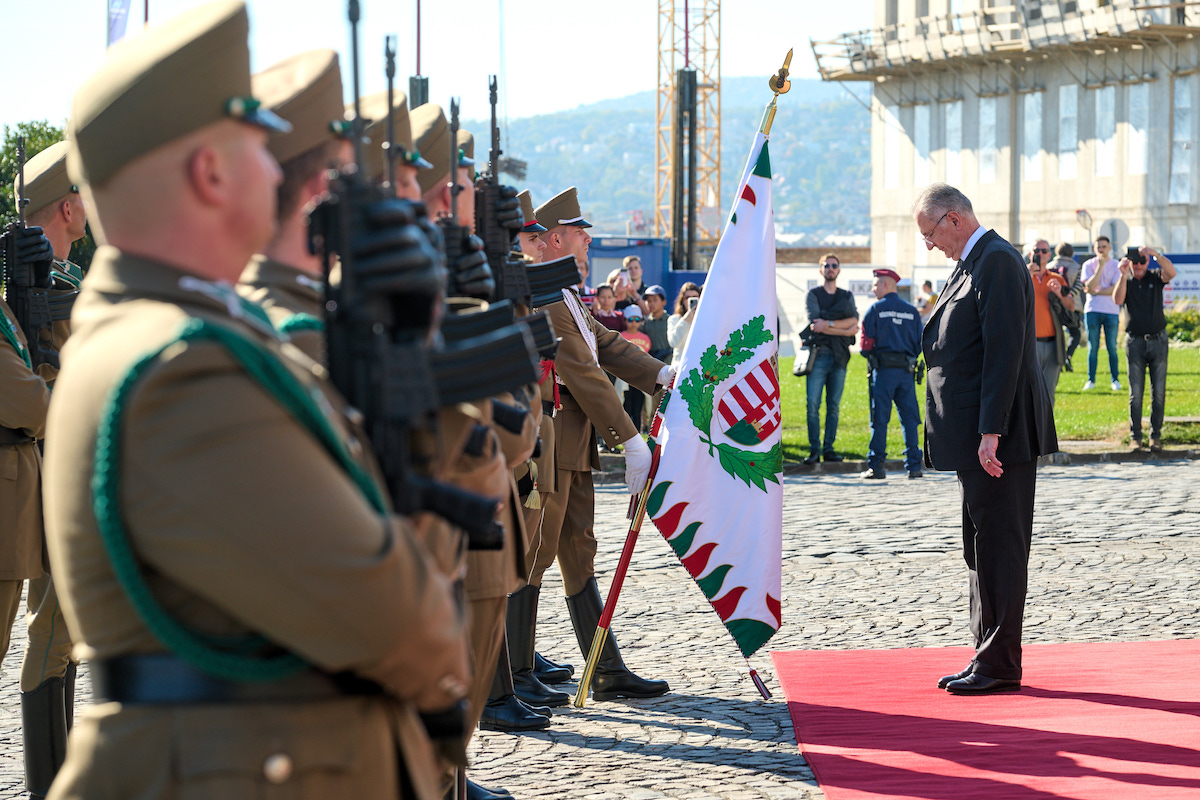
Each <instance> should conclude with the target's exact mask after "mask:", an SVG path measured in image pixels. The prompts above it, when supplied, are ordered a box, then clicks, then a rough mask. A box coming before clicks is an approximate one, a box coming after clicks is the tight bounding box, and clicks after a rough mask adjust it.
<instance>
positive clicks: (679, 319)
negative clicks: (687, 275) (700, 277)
mask: <svg viewBox="0 0 1200 800" xmlns="http://www.w3.org/2000/svg"><path fill="white" fill-rule="evenodd" d="M700 291H701V290H700V287H699V286H697V285H696V284H694V283H692V282H691V281H688V282H687V283H685V284H684V285H683V286H681V287H679V297H677V298H675V313H674V314H672V315H671V316H670V318H669V319H668V320H667V344H669V345H671V347H672V348H673V349H672V351H671V363H672V364H678V363H679V361H680V359H681V358H682V357H683V346H684V344H686V343H687V337H688V334H689V333H691V331H692V320H693V319H695V318H696V308H697V307H698V306H699V303H700ZM692 300H695V301H696V302H694V303H693V302H691V301H692Z"/></svg>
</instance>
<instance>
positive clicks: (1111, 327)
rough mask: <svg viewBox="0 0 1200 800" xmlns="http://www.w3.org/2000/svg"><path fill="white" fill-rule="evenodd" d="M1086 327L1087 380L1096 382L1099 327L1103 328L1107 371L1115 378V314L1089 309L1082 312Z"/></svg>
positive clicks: (1098, 357) (1116, 318) (1116, 319)
mask: <svg viewBox="0 0 1200 800" xmlns="http://www.w3.org/2000/svg"><path fill="white" fill-rule="evenodd" d="M1084 317H1085V318H1086V319H1087V329H1088V380H1089V381H1092V382H1093V383H1095V382H1096V365H1097V364H1096V362H1098V361H1099V360H1100V329H1101V328H1103V329H1104V345H1105V347H1107V348H1108V372H1109V374H1111V375H1112V379H1113V380H1114V381H1115V380H1116V379H1117V321H1118V319H1119V317H1118V316H1117V315H1116V314H1105V313H1104V312H1103V311H1089V312H1087V313H1086V314H1084Z"/></svg>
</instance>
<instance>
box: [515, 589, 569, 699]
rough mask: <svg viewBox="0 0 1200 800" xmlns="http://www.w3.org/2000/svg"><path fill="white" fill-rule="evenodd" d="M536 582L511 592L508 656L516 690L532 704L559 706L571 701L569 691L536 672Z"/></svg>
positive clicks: (518, 694)
mask: <svg viewBox="0 0 1200 800" xmlns="http://www.w3.org/2000/svg"><path fill="white" fill-rule="evenodd" d="M539 591H540V590H539V588H538V587H537V586H526V587H525V588H524V589H521V590H520V591H518V592H513V593H512V594H510V595H509V596H508V618H507V620H506V624H505V629H506V631H507V635H508V657H509V660H510V663H511V664H512V681H513V691H514V693H515V694H516V695H517V697H519V698H521V699H522V700H524V701H525V702H526V703H528V704H530V705H537V706H549V707H550V708H558V707H560V706H565V705H566V704H567V703H569V702H571V698H570V696H569V695H568V694H567V693H566V692H560V691H557V690H555V689H551V688H550V687H549V686H547V685H546V684H544V683H542V682H541V681H540V680H538V678H537V676H536V675H534V674H533V639H534V636H535V632H536V630H537V608H538V593H539Z"/></svg>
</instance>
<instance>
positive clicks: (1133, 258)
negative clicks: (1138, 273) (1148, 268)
mask: <svg viewBox="0 0 1200 800" xmlns="http://www.w3.org/2000/svg"><path fill="white" fill-rule="evenodd" d="M1125 257H1126V258H1128V259H1129V260H1130V262H1132V263H1134V264H1145V263H1146V257H1145V256H1143V255H1142V254H1141V253H1140V252H1138V249H1137V248H1136V247H1130V248H1127V249H1126V250H1125Z"/></svg>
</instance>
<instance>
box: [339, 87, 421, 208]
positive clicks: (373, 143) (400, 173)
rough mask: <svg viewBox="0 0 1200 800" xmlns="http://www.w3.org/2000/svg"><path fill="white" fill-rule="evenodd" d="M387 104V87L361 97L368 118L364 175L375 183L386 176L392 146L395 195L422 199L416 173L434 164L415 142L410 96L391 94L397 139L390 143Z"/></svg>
mask: <svg viewBox="0 0 1200 800" xmlns="http://www.w3.org/2000/svg"><path fill="white" fill-rule="evenodd" d="M387 104H388V103H387V90H384V91H382V92H379V93H377V94H373V95H369V96H367V97H364V98H362V99H361V100H359V104H358V105H359V109H360V110H361V111H362V115H363V119H365V120H369V122H367V124H366V127H365V128H364V129H363V134H364V135H365V136H366V138H367V142H366V144H365V145H364V147H363V163H362V170H363V175H365V176H366V177H367V179H368V180H371V181H374V182H379V181H382V180H385V179H386V177H387V159H388V157H389V152H388V151H389V147H387V146H385V145H390V147H394V148H395V149H394V150H393V151H392V152H391V154H390V155H391V158H392V159H393V161H394V162H395V169H396V181H395V184H394V187H393V188H394V189H395V190H396V197H399V198H402V199H404V200H420V199H421V185H420V184H419V183H418V182H417V175H418V174H419V173H420V171H421V170H426V169H431V168H432V167H433V165H432V164H431V163H429V161H428V159H426V158H424V157H423V156H422V155H421V153H420V151H418V150H417V148H416V146H415V145H414V144H413V135H412V122H411V120H409V117H408V98H407V97H405V96H404V92H393V93H392V109H391V113H392V128H393V132H394V135H395V137H396V139H395V141H393V142H390V143H389V142H388V140H387V133H388V117H387V115H388V107H387ZM353 113H354V105H353V104H350V105H348V106H346V115H347V116H350V115H352V114H353Z"/></svg>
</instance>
